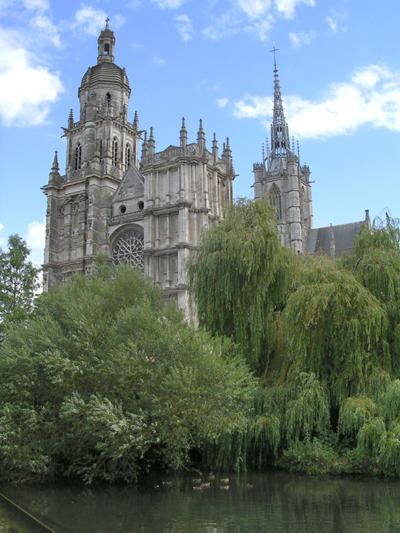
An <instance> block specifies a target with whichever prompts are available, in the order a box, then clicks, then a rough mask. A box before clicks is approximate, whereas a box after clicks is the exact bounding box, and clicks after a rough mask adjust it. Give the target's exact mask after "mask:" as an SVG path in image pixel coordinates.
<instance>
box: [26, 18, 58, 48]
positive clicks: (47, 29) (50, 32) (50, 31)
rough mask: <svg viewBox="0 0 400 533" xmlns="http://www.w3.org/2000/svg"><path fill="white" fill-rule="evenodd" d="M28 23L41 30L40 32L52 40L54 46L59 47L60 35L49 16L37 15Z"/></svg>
mask: <svg viewBox="0 0 400 533" xmlns="http://www.w3.org/2000/svg"><path fill="white" fill-rule="evenodd" d="M29 25H30V26H31V27H32V28H33V29H35V30H39V31H41V32H42V34H43V35H44V36H45V37H46V38H47V39H50V40H51V41H52V43H53V44H54V46H56V47H57V48H59V47H60V45H61V43H60V36H59V35H58V29H57V27H56V26H54V24H53V23H52V21H51V20H50V18H49V17H46V16H44V15H38V16H36V17H34V18H33V19H31V20H30V22H29Z"/></svg>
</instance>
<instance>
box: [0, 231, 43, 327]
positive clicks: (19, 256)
mask: <svg viewBox="0 0 400 533" xmlns="http://www.w3.org/2000/svg"><path fill="white" fill-rule="evenodd" d="M29 253H30V251H29V250H28V248H27V246H26V243H25V241H24V240H23V239H21V237H19V236H18V235H10V237H9V239H8V250H7V251H5V252H3V250H1V249H0V323H2V322H4V321H12V320H21V319H23V318H25V317H26V316H27V314H29V313H30V312H31V310H32V306H33V298H34V295H35V292H36V291H37V290H38V288H39V282H38V274H39V269H37V268H35V267H34V266H33V265H32V263H31V262H30V261H27V259H28V256H29ZM0 327H1V329H0V331H1V330H2V329H3V325H1V324H0Z"/></svg>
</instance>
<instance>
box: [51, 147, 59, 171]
mask: <svg viewBox="0 0 400 533" xmlns="http://www.w3.org/2000/svg"><path fill="white" fill-rule="evenodd" d="M51 170H52V171H53V172H58V171H59V170H60V167H59V166H58V157H57V150H56V153H55V154H54V161H53V166H52V167H51Z"/></svg>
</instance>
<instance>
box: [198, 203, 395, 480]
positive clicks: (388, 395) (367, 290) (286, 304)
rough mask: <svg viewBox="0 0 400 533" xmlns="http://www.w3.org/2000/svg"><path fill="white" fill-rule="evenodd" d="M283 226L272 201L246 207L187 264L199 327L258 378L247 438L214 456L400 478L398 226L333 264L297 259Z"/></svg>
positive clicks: (364, 237)
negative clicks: (234, 350)
mask: <svg viewBox="0 0 400 533" xmlns="http://www.w3.org/2000/svg"><path fill="white" fill-rule="evenodd" d="M275 224H276V221H275V220H274V217H273V216H272V211H271V210H270V208H269V207H268V206H267V205H266V203H265V202H259V201H257V202H250V201H243V202H239V203H238V205H236V206H234V207H232V208H230V210H229V211H228V213H227V217H226V220H225V221H224V222H222V223H221V224H219V225H218V226H216V227H214V228H213V229H212V230H211V231H210V232H205V233H204V234H203V236H202V240H201V242H200V245H199V247H198V250H197V255H196V256H195V258H194V260H193V261H192V262H191V263H190V265H189V278H190V281H191V287H192V290H193V292H194V295H195V300H196V303H197V304H198V306H199V311H200V313H199V315H200V321H201V323H202V324H204V325H205V326H206V327H207V328H208V329H209V330H210V331H211V332H212V333H213V334H215V333H219V334H225V335H232V336H233V338H234V339H235V340H236V341H237V342H238V343H239V345H240V346H241V349H242V350H243V351H244V353H245V354H246V357H247V358H248V360H249V361H250V362H251V364H252V367H253V369H254V370H255V371H256V373H258V375H259V376H260V377H261V378H262V379H261V381H260V389H259V391H258V392H257V393H256V394H255V395H254V399H253V406H254V409H253V411H252V414H251V415H250V416H249V418H248V425H247V431H246V433H245V434H239V433H233V434H232V435H231V437H226V436H224V439H222V440H221V441H220V442H219V443H217V444H216V443H215V442H214V443H213V445H212V446H210V447H209V449H208V453H209V454H210V457H214V458H215V457H217V458H219V457H223V458H224V460H223V461H221V464H222V465H226V464H227V463H228V462H229V461H230V464H235V465H236V466H238V465H239V464H240V463H242V464H246V463H247V464H252V465H254V466H261V465H263V464H266V463H268V462H269V461H276V460H277V459H278V458H279V457H283V459H282V461H283V464H285V465H288V462H289V464H292V465H294V464H296V465H297V466H296V467H295V468H296V469H299V468H300V469H301V468H303V469H306V470H308V471H312V472H321V468H322V471H325V470H324V469H325V467H326V468H328V466H327V461H328V462H329V461H332V462H334V463H335V468H334V470H336V471H340V472H345V471H355V472H356V471H357V472H359V471H368V472H382V473H386V474H395V475H400V429H399V428H400V387H399V385H398V383H399V381H398V379H399V378H400V344H399V341H400V230H399V222H398V220H396V219H392V218H390V217H389V216H387V217H386V220H385V221H384V222H382V221H375V223H374V225H373V227H372V228H369V227H367V226H363V228H362V229H361V231H360V233H359V235H358V236H357V238H356V241H355V245H354V253H353V255H352V256H347V257H342V258H339V259H337V260H332V259H331V258H329V257H326V256H324V255H319V256H314V257H307V256H305V257H295V256H294V255H293V254H291V253H290V251H288V250H286V249H283V248H282V247H281V246H280V244H279V240H278V236H277V232H276V230H275ZM277 272H279V274H277ZM272 353H273V355H274V364H272V365H271V354H272ZM277 363H278V364H277ZM227 439H228V440H227ZM296 454H297V455H299V454H300V455H301V460H300V459H299V461H297V460H296ZM322 456H323V457H324V459H323V462H322V463H321V464H323V465H324V466H321V467H319V466H318V465H317V466H315V468H314V466H312V467H310V464H311V463H310V461H311V462H312V461H314V460H315V461H318V460H319V459H318V457H319V458H321V457H322ZM228 457H230V459H229V461H228V459H227V458H228ZM224 461H225V462H224ZM296 461H297V462H296ZM321 461H322V459H321ZM290 462H292V463H290ZM300 465H302V466H300ZM352 469H353V470H352Z"/></svg>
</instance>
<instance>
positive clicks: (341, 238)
mask: <svg viewBox="0 0 400 533" xmlns="http://www.w3.org/2000/svg"><path fill="white" fill-rule="evenodd" d="M363 224H365V221H360V222H351V223H350V224H339V225H338V226H327V227H326V228H315V229H310V230H308V233H307V252H309V253H310V254H316V253H318V252H324V253H326V254H328V255H330V253H331V238H332V237H331V229H333V235H334V238H335V255H341V254H343V253H344V252H351V250H352V249H353V239H354V237H355V236H356V234H357V232H358V231H359V230H360V228H361V226H362V225H363Z"/></svg>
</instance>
